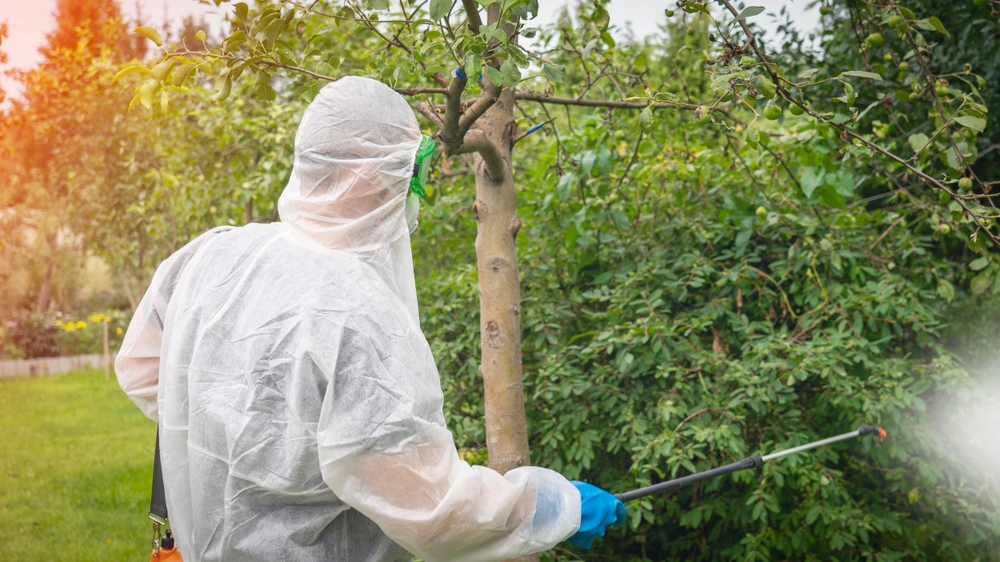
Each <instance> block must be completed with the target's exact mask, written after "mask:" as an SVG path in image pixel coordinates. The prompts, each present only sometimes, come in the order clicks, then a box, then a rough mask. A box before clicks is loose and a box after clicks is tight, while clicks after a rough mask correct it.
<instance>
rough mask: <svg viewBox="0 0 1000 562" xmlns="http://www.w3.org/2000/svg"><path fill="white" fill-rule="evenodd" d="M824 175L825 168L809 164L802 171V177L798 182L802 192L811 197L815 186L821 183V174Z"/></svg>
mask: <svg viewBox="0 0 1000 562" xmlns="http://www.w3.org/2000/svg"><path fill="white" fill-rule="evenodd" d="M824 175H826V170H824V169H823V168H822V167H813V166H809V167H808V168H806V169H805V171H804V172H802V178H801V179H800V180H799V183H800V184H801V185H802V193H803V194H804V195H805V196H806V197H807V198H809V197H812V194H813V192H814V191H816V188H817V187H819V186H820V185H821V184H822V183H823V176H824Z"/></svg>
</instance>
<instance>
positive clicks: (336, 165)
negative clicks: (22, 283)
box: [115, 78, 580, 562]
mask: <svg viewBox="0 0 1000 562" xmlns="http://www.w3.org/2000/svg"><path fill="white" fill-rule="evenodd" d="M419 143H420V130H419V128H418V125H417V121H416V119H415V117H414V115H413V111H412V110H411V109H410V107H409V106H408V105H407V103H406V102H405V101H404V100H403V99H402V98H401V97H400V96H399V95H398V94H396V93H395V92H393V91H392V90H391V89H390V88H388V87H386V86H385V85H383V84H381V83H379V82H376V81H374V80H368V79H365V78H343V79H341V80H339V81H338V82H336V83H333V84H330V85H328V86H326V87H325V88H323V90H322V91H321V92H320V94H319V95H318V97H317V98H316V99H315V100H314V101H313V103H312V104H311V105H310V106H309V108H308V110H307V111H306V112H305V115H304V116H303V118H302V122H301V124H300V126H299V129H298V133H297V135H296V138H295V161H294V167H293V170H292V174H291V178H290V179H289V182H288V185H287V187H286V188H285V190H284V192H283V193H282V195H281V198H280V199H279V202H278V211H279V215H280V217H281V222H280V223H273V224H250V225H247V226H245V227H240V228H229V227H222V228H216V229H214V230H212V231H210V232H208V233H206V234H204V235H202V236H200V237H199V238H197V239H196V240H194V241H193V242H191V243H190V244H188V245H187V246H185V247H184V248H182V249H181V250H180V251H178V252H177V253H175V254H174V255H172V256H171V257H170V258H168V259H167V260H166V261H164V262H163V263H162V264H161V265H160V267H159V268H158V269H157V271H156V274H155V276H154V277H153V281H152V284H151V286H150V288H149V290H148V291H147V293H146V295H145V296H144V297H143V299H142V302H141V303H140V305H139V308H138V310H137V311H136V313H135V316H134V318H133V320H132V323H131V325H130V326H129V329H128V333H127V334H126V336H125V340H124V342H123V344H122V349H121V351H120V353H119V355H118V359H117V361H116V362H115V370H116V372H117V375H118V381H119V384H120V385H121V387H122V389H123V390H124V391H125V392H126V394H127V395H128V396H129V397H130V398H131V399H132V400H133V401H134V402H135V403H136V405H138V406H139V408H141V409H142V411H143V412H144V413H145V414H146V415H147V416H148V417H149V418H150V419H152V420H154V421H157V422H158V423H159V431H160V448H161V459H162V466H163V474H164V482H165V487H166V496H167V507H168V509H169V512H170V520H171V524H172V528H173V531H174V534H175V537H176V538H177V545H178V547H179V548H180V551H181V554H182V555H183V556H184V558H185V560H186V561H187V562H199V561H202V560H239V561H258V560H259V561H275V560H282V561H298V560H301V561H320V560H322V561H340V562H369V561H370V562H375V561H396V560H409V559H410V554H409V553H413V554H416V555H418V556H420V557H421V558H423V559H425V560H429V561H434V560H497V559H501V558H506V557H513V556H518V555H522V554H527V553H532V552H537V551H541V550H545V549H548V548H551V547H552V546H554V545H555V544H556V543H559V542H561V541H563V540H565V539H566V538H568V537H570V536H571V535H573V534H574V533H575V532H576V531H577V529H578V527H579V525H580V494H579V492H578V491H577V490H576V488H575V487H574V486H573V485H572V484H570V482H569V481H567V480H566V479H565V478H564V477H562V476H561V475H559V474H558V473H556V472H553V471H551V470H547V469H544V468H538V467H523V468H518V469H515V470H512V471H510V472H508V473H507V474H506V475H504V476H501V475H500V474H498V473H496V472H494V471H492V470H489V469H487V468H484V467H479V466H469V464H468V463H466V462H464V461H462V460H461V459H460V458H459V456H458V454H457V452H456V450H455V444H454V441H453V439H452V435H451V433H450V432H449V431H448V429H447V428H446V427H445V424H444V416H443V414H442V409H441V407H442V401H443V397H442V393H441V385H440V381H439V379H438V372H437V367H436V366H435V364H434V359H433V357H432V356H431V351H430V348H429V346H428V344H427V340H426V339H425V338H424V336H423V334H422V333H421V331H420V326H419V319H418V316H417V301H416V287H415V284H414V277H413V264H412V257H411V254H410V238H409V234H408V229H407V221H406V218H405V214H404V206H405V201H406V197H407V192H408V186H409V181H410V178H411V176H412V173H413V164H414V157H415V154H416V150H417V147H418V145H419ZM407 551H409V552H407Z"/></svg>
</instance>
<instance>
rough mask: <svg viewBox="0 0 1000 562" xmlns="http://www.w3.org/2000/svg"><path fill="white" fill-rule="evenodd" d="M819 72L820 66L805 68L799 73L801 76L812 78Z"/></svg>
mask: <svg viewBox="0 0 1000 562" xmlns="http://www.w3.org/2000/svg"><path fill="white" fill-rule="evenodd" d="M817 72H819V69H818V68H810V69H809V70H803V71H802V72H800V73H799V78H802V79H804V80H808V79H810V78H812V76H813V74H816V73H817Z"/></svg>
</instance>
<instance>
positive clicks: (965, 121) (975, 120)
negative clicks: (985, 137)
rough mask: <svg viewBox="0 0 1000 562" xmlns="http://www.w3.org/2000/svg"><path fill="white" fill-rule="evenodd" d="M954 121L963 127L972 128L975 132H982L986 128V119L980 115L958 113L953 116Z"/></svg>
mask: <svg viewBox="0 0 1000 562" xmlns="http://www.w3.org/2000/svg"><path fill="white" fill-rule="evenodd" d="M955 122H956V123H958V124H959V125H962V126H963V127H967V128H969V129H972V130H973V131H975V132H977V133H981V132H983V130H984V129H985V128H986V119H983V118H981V117H973V116H971V115H959V116H958V117H956V118H955Z"/></svg>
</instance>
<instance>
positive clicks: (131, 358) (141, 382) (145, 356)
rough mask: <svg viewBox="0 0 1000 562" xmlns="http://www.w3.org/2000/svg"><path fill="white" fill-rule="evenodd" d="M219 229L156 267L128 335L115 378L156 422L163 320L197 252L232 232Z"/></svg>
mask: <svg viewBox="0 0 1000 562" xmlns="http://www.w3.org/2000/svg"><path fill="white" fill-rule="evenodd" d="M231 228H232V227H228V226H227V227H219V228H215V229H213V230H210V231H208V232H206V233H205V234H202V235H201V236H199V237H198V238H196V239H194V240H192V241H191V242H190V243H189V244H187V245H186V246H184V247H183V248H181V249H180V250H178V251H177V252H176V253H174V254H173V255H171V256H170V257H169V258H167V259H166V260H164V261H163V263H161V264H160V266H159V267H157V268H156V273H154V274H153V280H152V281H151V282H150V284H149V289H147V290H146V294H145V295H143V297H142V300H141V301H139V306H138V307H137V308H136V310H135V313H134V314H133V315H132V321H131V322H130V323H129V325H128V331H127V332H125V338H124V339H123V340H122V345H121V349H119V351H118V357H116V358H115V376H116V377H117V378H118V385H119V386H120V387H121V389H122V390H123V391H124V392H125V395H126V396H128V397H129V398H130V399H131V400H132V402H133V403H135V405H136V406H138V407H139V409H140V410H142V413H143V414H146V417H147V418H149V419H151V420H153V421H157V416H158V410H159V408H158V406H157V388H158V385H159V380H160V353H161V348H162V345H163V318H164V317H165V316H166V312H167V303H168V302H169V301H170V297H171V295H173V292H174V286H176V285H177V280H178V279H179V278H180V276H181V273H182V272H183V270H184V268H185V267H186V266H187V264H188V262H190V261H191V258H192V257H193V256H194V255H195V253H197V251H198V249H199V248H201V247H202V246H204V244H205V243H206V242H207V241H208V240H209V239H211V238H212V237H213V236H215V235H217V234H219V233H220V232H225V231H227V230H230V229H231Z"/></svg>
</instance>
